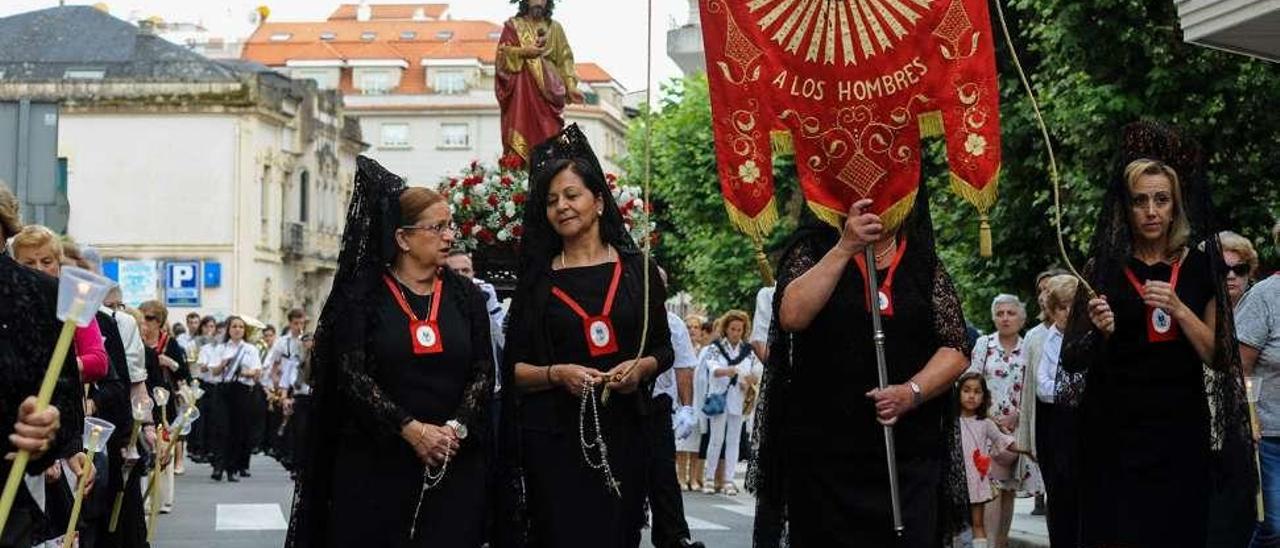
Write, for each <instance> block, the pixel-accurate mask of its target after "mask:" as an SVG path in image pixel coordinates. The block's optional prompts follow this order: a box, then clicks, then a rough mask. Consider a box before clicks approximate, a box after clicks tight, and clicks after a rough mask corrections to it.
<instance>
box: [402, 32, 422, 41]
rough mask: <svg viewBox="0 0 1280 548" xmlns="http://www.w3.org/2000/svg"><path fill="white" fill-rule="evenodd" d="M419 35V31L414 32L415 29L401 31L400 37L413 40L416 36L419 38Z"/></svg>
mask: <svg viewBox="0 0 1280 548" xmlns="http://www.w3.org/2000/svg"><path fill="white" fill-rule="evenodd" d="M417 37H418V33H416V32H414V31H411V30H406V31H404V32H401V33H400V39H401V40H413V39H415V38H417Z"/></svg>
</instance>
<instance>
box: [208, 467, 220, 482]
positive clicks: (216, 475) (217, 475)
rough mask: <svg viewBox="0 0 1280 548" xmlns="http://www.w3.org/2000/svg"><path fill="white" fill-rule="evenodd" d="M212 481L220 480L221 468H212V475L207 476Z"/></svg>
mask: <svg viewBox="0 0 1280 548" xmlns="http://www.w3.org/2000/svg"><path fill="white" fill-rule="evenodd" d="M209 479H212V480H213V481H222V470H214V471H213V475H212V476H209Z"/></svg>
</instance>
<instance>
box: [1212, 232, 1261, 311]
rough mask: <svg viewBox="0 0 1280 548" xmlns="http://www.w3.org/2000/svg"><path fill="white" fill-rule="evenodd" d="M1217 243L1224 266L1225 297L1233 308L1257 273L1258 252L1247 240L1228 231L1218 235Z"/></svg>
mask: <svg viewBox="0 0 1280 548" xmlns="http://www.w3.org/2000/svg"><path fill="white" fill-rule="evenodd" d="M1218 243H1219V245H1221V246H1222V262H1223V264H1224V266H1226V273H1227V296H1228V297H1230V298H1231V307H1232V308H1235V307H1236V305H1238V304H1240V297H1243V296H1244V292H1245V291H1248V290H1249V285H1250V284H1252V283H1253V276H1254V275H1255V274H1257V272H1258V252H1257V251H1256V250H1254V249H1253V243H1252V242H1250V241H1249V239H1248V238H1245V237H1244V236H1241V235H1239V234H1236V233H1235V232H1232V231H1230V230H1224V231H1222V232H1219V233H1218Z"/></svg>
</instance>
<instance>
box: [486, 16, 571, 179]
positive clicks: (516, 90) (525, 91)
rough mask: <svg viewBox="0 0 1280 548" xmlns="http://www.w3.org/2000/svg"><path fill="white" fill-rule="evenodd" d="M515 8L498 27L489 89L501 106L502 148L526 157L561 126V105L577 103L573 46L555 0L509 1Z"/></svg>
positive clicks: (562, 122) (558, 130) (562, 125)
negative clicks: (556, 14)
mask: <svg viewBox="0 0 1280 548" xmlns="http://www.w3.org/2000/svg"><path fill="white" fill-rule="evenodd" d="M512 3H519V4H520V8H519V11H518V12H517V13H516V16H515V17H512V18H510V19H508V20H507V21H506V23H505V24H503V26H502V37H501V38H500V39H499V40H498V54H497V62H496V64H497V82H496V84H495V86H494V87H495V91H496V92H497V96H498V106H499V108H500V109H501V110H502V152H503V155H508V154H516V155H519V156H520V157H521V158H523V159H524V160H525V161H526V162H527V161H528V160H529V151H530V150H532V149H533V147H534V146H537V145H538V144H539V143H541V142H543V141H545V140H547V139H549V138H551V137H552V136H553V135H555V134H556V133H559V132H560V130H561V129H563V128H564V116H563V113H564V106H565V104H567V103H581V102H582V93H581V92H579V91H578V89H577V87H578V77H577V73H576V72H575V71H574V64H573V50H571V49H569V40H568V39H567V38H565V35H564V29H563V28H561V27H560V23H557V22H556V21H555V20H553V19H551V12H552V11H553V10H554V9H555V0H512Z"/></svg>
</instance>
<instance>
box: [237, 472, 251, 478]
mask: <svg viewBox="0 0 1280 548" xmlns="http://www.w3.org/2000/svg"><path fill="white" fill-rule="evenodd" d="M240 477H242V478H252V477H253V475H252V474H250V473H249V471H248V470H241V471H240Z"/></svg>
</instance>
